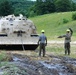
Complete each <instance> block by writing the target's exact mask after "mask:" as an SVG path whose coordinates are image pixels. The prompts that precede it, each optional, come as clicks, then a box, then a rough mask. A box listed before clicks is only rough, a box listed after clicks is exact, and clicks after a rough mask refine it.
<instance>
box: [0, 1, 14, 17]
mask: <svg viewBox="0 0 76 75" xmlns="http://www.w3.org/2000/svg"><path fill="white" fill-rule="evenodd" d="M12 13H13V7H12V4H11V2H9V1H8V0H1V2H0V16H6V15H9V14H12Z"/></svg>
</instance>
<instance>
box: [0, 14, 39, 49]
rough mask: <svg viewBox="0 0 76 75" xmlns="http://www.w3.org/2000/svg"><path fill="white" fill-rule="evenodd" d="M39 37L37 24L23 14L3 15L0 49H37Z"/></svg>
mask: <svg viewBox="0 0 76 75" xmlns="http://www.w3.org/2000/svg"><path fill="white" fill-rule="evenodd" d="M38 39H39V37H38V35H37V32H36V27H35V25H34V24H33V22H32V21H31V20H29V19H27V18H26V17H24V16H23V15H22V14H20V15H19V16H14V15H8V16H4V17H1V19H0V49H7V50H10V49H12V50H22V49H24V50H35V49H36V48H37V47H38V43H37V42H38Z"/></svg>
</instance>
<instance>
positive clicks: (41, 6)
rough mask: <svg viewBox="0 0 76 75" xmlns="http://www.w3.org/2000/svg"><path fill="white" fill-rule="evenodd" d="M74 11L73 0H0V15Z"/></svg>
mask: <svg viewBox="0 0 76 75" xmlns="http://www.w3.org/2000/svg"><path fill="white" fill-rule="evenodd" d="M67 11H76V2H75V1H74V0H36V1H31V0H29V1H28V0H0V16H6V15H10V14H15V15H19V14H20V13H21V14H23V15H24V16H28V17H29V16H36V15H43V14H48V13H53V12H67Z"/></svg>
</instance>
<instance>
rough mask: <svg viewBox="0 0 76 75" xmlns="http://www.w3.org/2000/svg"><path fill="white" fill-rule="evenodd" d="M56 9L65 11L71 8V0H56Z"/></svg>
mask: <svg viewBox="0 0 76 75" xmlns="http://www.w3.org/2000/svg"><path fill="white" fill-rule="evenodd" d="M55 5H56V11H58V12H60V11H61V12H65V11H70V10H71V0H56V1H55Z"/></svg>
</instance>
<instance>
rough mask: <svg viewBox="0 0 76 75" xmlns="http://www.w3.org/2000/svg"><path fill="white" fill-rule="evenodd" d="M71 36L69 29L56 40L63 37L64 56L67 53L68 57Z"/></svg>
mask: <svg viewBox="0 0 76 75" xmlns="http://www.w3.org/2000/svg"><path fill="white" fill-rule="evenodd" d="M72 34H73V31H72V29H71V28H69V29H67V30H66V34H65V35H62V36H59V37H58V38H63V37H65V42H64V48H65V55H66V54H67V53H68V55H70V42H71V36H72Z"/></svg>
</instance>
